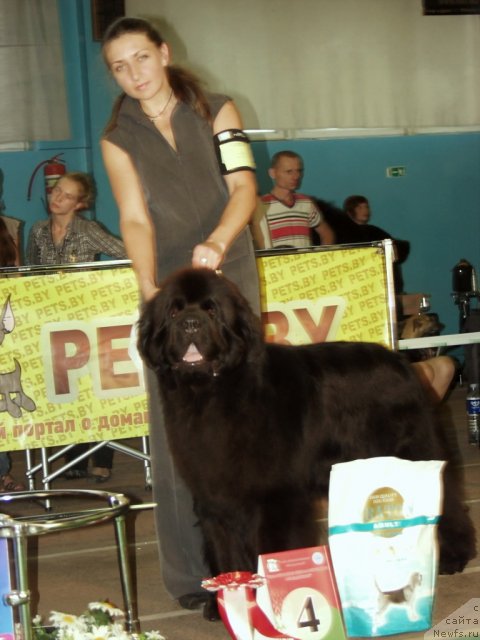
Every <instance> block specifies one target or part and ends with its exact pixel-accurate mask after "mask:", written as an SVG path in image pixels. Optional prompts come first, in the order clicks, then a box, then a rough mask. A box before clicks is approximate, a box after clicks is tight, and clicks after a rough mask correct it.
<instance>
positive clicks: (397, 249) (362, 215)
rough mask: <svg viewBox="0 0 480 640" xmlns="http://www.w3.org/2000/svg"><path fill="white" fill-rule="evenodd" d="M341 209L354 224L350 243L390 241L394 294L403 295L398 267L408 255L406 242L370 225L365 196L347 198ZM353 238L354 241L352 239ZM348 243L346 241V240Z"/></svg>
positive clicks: (368, 204) (368, 208)
mask: <svg viewBox="0 0 480 640" xmlns="http://www.w3.org/2000/svg"><path fill="white" fill-rule="evenodd" d="M343 209H344V211H345V213H346V214H347V216H348V217H349V218H350V219H351V220H352V221H353V222H354V223H355V225H356V228H355V229H354V232H353V233H352V240H350V241H351V242H376V241H377V240H387V239H390V240H392V242H393V250H394V256H395V262H394V265H393V277H394V281H395V292H396V294H397V295H399V294H401V293H403V291H404V283H403V276H402V270H401V267H400V265H401V264H402V263H403V262H405V260H406V259H407V258H408V254H409V253H410V243H409V242H408V241H407V240H397V239H395V238H393V237H392V236H391V235H390V234H389V233H388V232H387V231H385V230H384V229H380V227H376V226H375V225H373V224H370V218H371V215H372V214H371V210H370V203H369V201H368V200H367V198H366V197H365V196H361V195H352V196H348V198H346V199H345V201H344V203H343ZM353 238H355V239H353ZM347 242H348V240H347Z"/></svg>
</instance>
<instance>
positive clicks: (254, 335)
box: [138, 269, 264, 379]
mask: <svg viewBox="0 0 480 640" xmlns="http://www.w3.org/2000/svg"><path fill="white" fill-rule="evenodd" d="M138 328H139V341H138V349H139V352H140V354H141V355H142V357H143V358H144V360H145V362H146V364H147V365H148V366H149V367H151V368H152V369H153V370H155V371H156V373H157V375H159V376H163V375H165V374H171V373H172V372H174V373H175V374H176V375H177V376H187V377H191V376H195V377H196V379H198V378H199V377H200V376H208V377H210V376H217V375H220V374H222V373H223V372H224V371H227V370H232V369H234V368H236V367H238V366H240V365H243V364H246V363H248V362H253V361H258V358H259V357H260V355H261V353H262V350H263V348H264V345H263V337H262V330H261V323H260V319H259V318H257V317H256V316H255V315H254V314H253V312H252V310H251V309H250V306H249V304H248V302H247V300H246V299H245V298H244V297H243V296H242V294H241V293H240V291H239V290H238V288H237V287H236V286H235V285H234V284H233V283H232V282H230V281H229V280H228V279H227V278H225V277H224V276H222V275H218V274H217V273H215V272H214V271H212V270H210V269H184V270H182V271H179V272H176V273H174V274H172V275H171V276H170V277H169V278H167V279H166V280H165V281H164V283H163V284H162V286H161V289H160V291H159V293H158V294H157V295H156V296H155V297H154V298H152V300H150V301H149V302H147V303H146V304H145V306H144V309H143V311H142V313H141V315H140V320H139V325H138ZM170 377H171V376H170Z"/></svg>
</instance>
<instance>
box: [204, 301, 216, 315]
mask: <svg viewBox="0 0 480 640" xmlns="http://www.w3.org/2000/svg"><path fill="white" fill-rule="evenodd" d="M202 309H203V311H206V312H207V313H208V315H209V316H210V317H211V318H214V317H215V316H216V315H217V307H216V305H215V303H214V302H213V300H205V301H204V302H202Z"/></svg>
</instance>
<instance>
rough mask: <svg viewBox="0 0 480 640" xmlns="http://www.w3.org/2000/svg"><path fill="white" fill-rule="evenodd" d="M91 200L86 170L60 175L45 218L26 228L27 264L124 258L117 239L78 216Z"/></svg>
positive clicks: (90, 182)
mask: <svg viewBox="0 0 480 640" xmlns="http://www.w3.org/2000/svg"><path fill="white" fill-rule="evenodd" d="M94 202H95V184H94V182H93V179H92V178H91V176H90V175H89V174H88V173H82V172H80V171H72V172H70V173H66V174H65V175H63V176H62V177H61V178H60V179H59V180H58V181H57V183H56V185H55V186H54V187H53V189H52V192H51V194H50V196H49V199H48V210H49V216H48V219H47V220H41V221H39V222H36V223H35V224H34V225H33V227H32V228H31V230H30V233H29V235H28V242H27V251H26V262H27V264H39V265H49V264H67V263H72V262H93V261H95V260H98V259H99V257H100V254H106V255H108V256H110V257H111V258H116V259H123V258H126V255H127V254H126V251H125V247H124V244H123V242H122V241H121V240H119V239H118V238H116V237H115V236H113V235H112V234H111V233H109V232H108V231H106V230H105V229H104V228H103V227H102V226H101V225H100V224H99V223H98V222H95V221H94V220H87V219H86V218H85V217H84V216H83V215H82V211H85V210H87V209H90V208H91V207H93V204H94Z"/></svg>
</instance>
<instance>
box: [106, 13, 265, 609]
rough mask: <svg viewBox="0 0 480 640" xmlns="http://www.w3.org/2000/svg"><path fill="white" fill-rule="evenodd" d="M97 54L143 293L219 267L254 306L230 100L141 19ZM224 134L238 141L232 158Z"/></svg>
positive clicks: (116, 186)
mask: <svg viewBox="0 0 480 640" xmlns="http://www.w3.org/2000/svg"><path fill="white" fill-rule="evenodd" d="M102 50H103V56H104V60H105V62H106V64H107V66H108V68H109V70H110V72H111V73H112V75H113V77H114V79H115V80H116V82H117V84H118V85H119V87H120V88H121V89H122V91H123V93H122V94H121V96H120V97H119V99H118V100H117V102H116V104H115V107H114V109H113V112H112V118H111V120H110V122H109V123H108V125H107V127H106V130H105V134H104V137H103V140H102V142H101V146H102V153H103V158H104V163H105V167H106V169H107V173H108V176H109V179H110V183H111V186H112V190H113V194H114V197H115V200H116V202H117V205H118V208H119V211H120V226H121V230H122V236H123V239H124V241H125V246H126V249H127V253H128V255H129V257H130V258H131V260H132V263H133V268H134V270H135V273H136V277H137V280H138V285H139V288H140V291H141V294H142V296H143V298H144V299H145V300H147V299H149V298H151V297H152V296H153V295H154V294H155V293H156V291H157V290H158V284H159V282H161V280H162V279H163V278H164V277H165V276H166V275H167V274H168V273H170V272H171V271H173V270H175V269H177V268H179V267H181V266H185V265H191V266H194V267H208V268H211V269H217V268H219V267H221V269H222V271H223V272H224V274H225V275H226V276H227V277H229V278H230V279H232V280H233V281H235V282H236V283H237V285H238V286H239V287H240V289H241V290H242V292H243V293H244V295H245V296H246V297H247V298H248V299H249V301H250V303H251V304H252V306H253V308H254V310H255V311H257V312H259V298H258V276H257V272H256V265H255V258H254V252H253V245H252V241H251V237H250V234H249V231H248V222H249V220H250V217H251V215H252V213H253V211H254V208H255V203H256V181H255V176H254V172H253V168H254V167H253V160H252V155H251V150H250V147H249V145H248V140H247V138H246V136H245V135H244V134H243V132H242V131H241V129H242V122H241V118H240V115H239V113H238V111H237V109H236V107H235V105H234V104H233V102H232V101H231V100H230V99H229V98H228V97H227V96H223V95H218V94H209V93H204V91H203V90H202V88H201V87H200V84H199V83H198V81H197V80H196V78H195V77H194V76H192V75H191V74H190V73H189V72H188V71H186V70H185V69H182V68H180V67H176V66H172V65H171V64H170V51H169V48H168V46H167V44H166V43H165V42H164V41H163V39H162V37H161V36H160V34H159V33H158V31H156V29H155V28H154V27H153V26H152V25H151V24H150V23H149V22H147V21H144V20H141V19H138V18H121V19H120V20H118V21H116V22H114V23H113V24H112V25H111V26H110V27H109V29H108V30H107V32H106V34H105V36H104V40H103V46H102ZM229 141H233V142H235V143H238V144H237V145H236V152H237V153H235V154H234V156H235V158H234V159H233V160H232V158H231V157H229V156H228V152H227V147H228V146H229ZM217 154H218V157H217ZM219 159H220V162H219ZM147 382H148V386H149V388H150V389H151V391H152V393H150V394H149V404H150V423H151V426H152V428H151V432H150V442H151V450H152V469H153V489H154V497H155V499H156V502H157V505H158V507H157V510H156V524H157V531H158V536H159V541H160V552H161V564H162V571H163V578H164V583H165V586H166V588H167V590H168V591H169V593H170V594H171V595H172V596H173V597H174V598H176V599H178V601H179V603H180V604H181V605H182V606H184V607H186V608H195V607H197V606H199V605H200V604H201V603H202V602H203V601H205V600H206V599H207V597H208V594H207V593H206V592H202V590H201V588H200V582H201V580H202V579H203V578H204V577H205V576H207V575H208V569H207V568H206V566H205V565H204V563H203V559H202V552H201V541H200V533H199V531H198V527H195V523H196V518H195V516H194V514H193V509H192V504H191V497H190V494H189V493H188V492H187V490H186V488H185V487H184V485H183V483H182V482H181V480H180V479H179V478H178V477H177V476H176V472H175V470H174V468H173V465H172V461H171V459H170V457H169V454H168V446H167V444H166V439H165V433H164V429H163V416H162V409H161V406H160V403H159V401H158V398H157V396H158V393H157V391H156V388H157V385H156V381H155V379H154V377H153V376H152V374H151V372H150V371H147Z"/></svg>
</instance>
